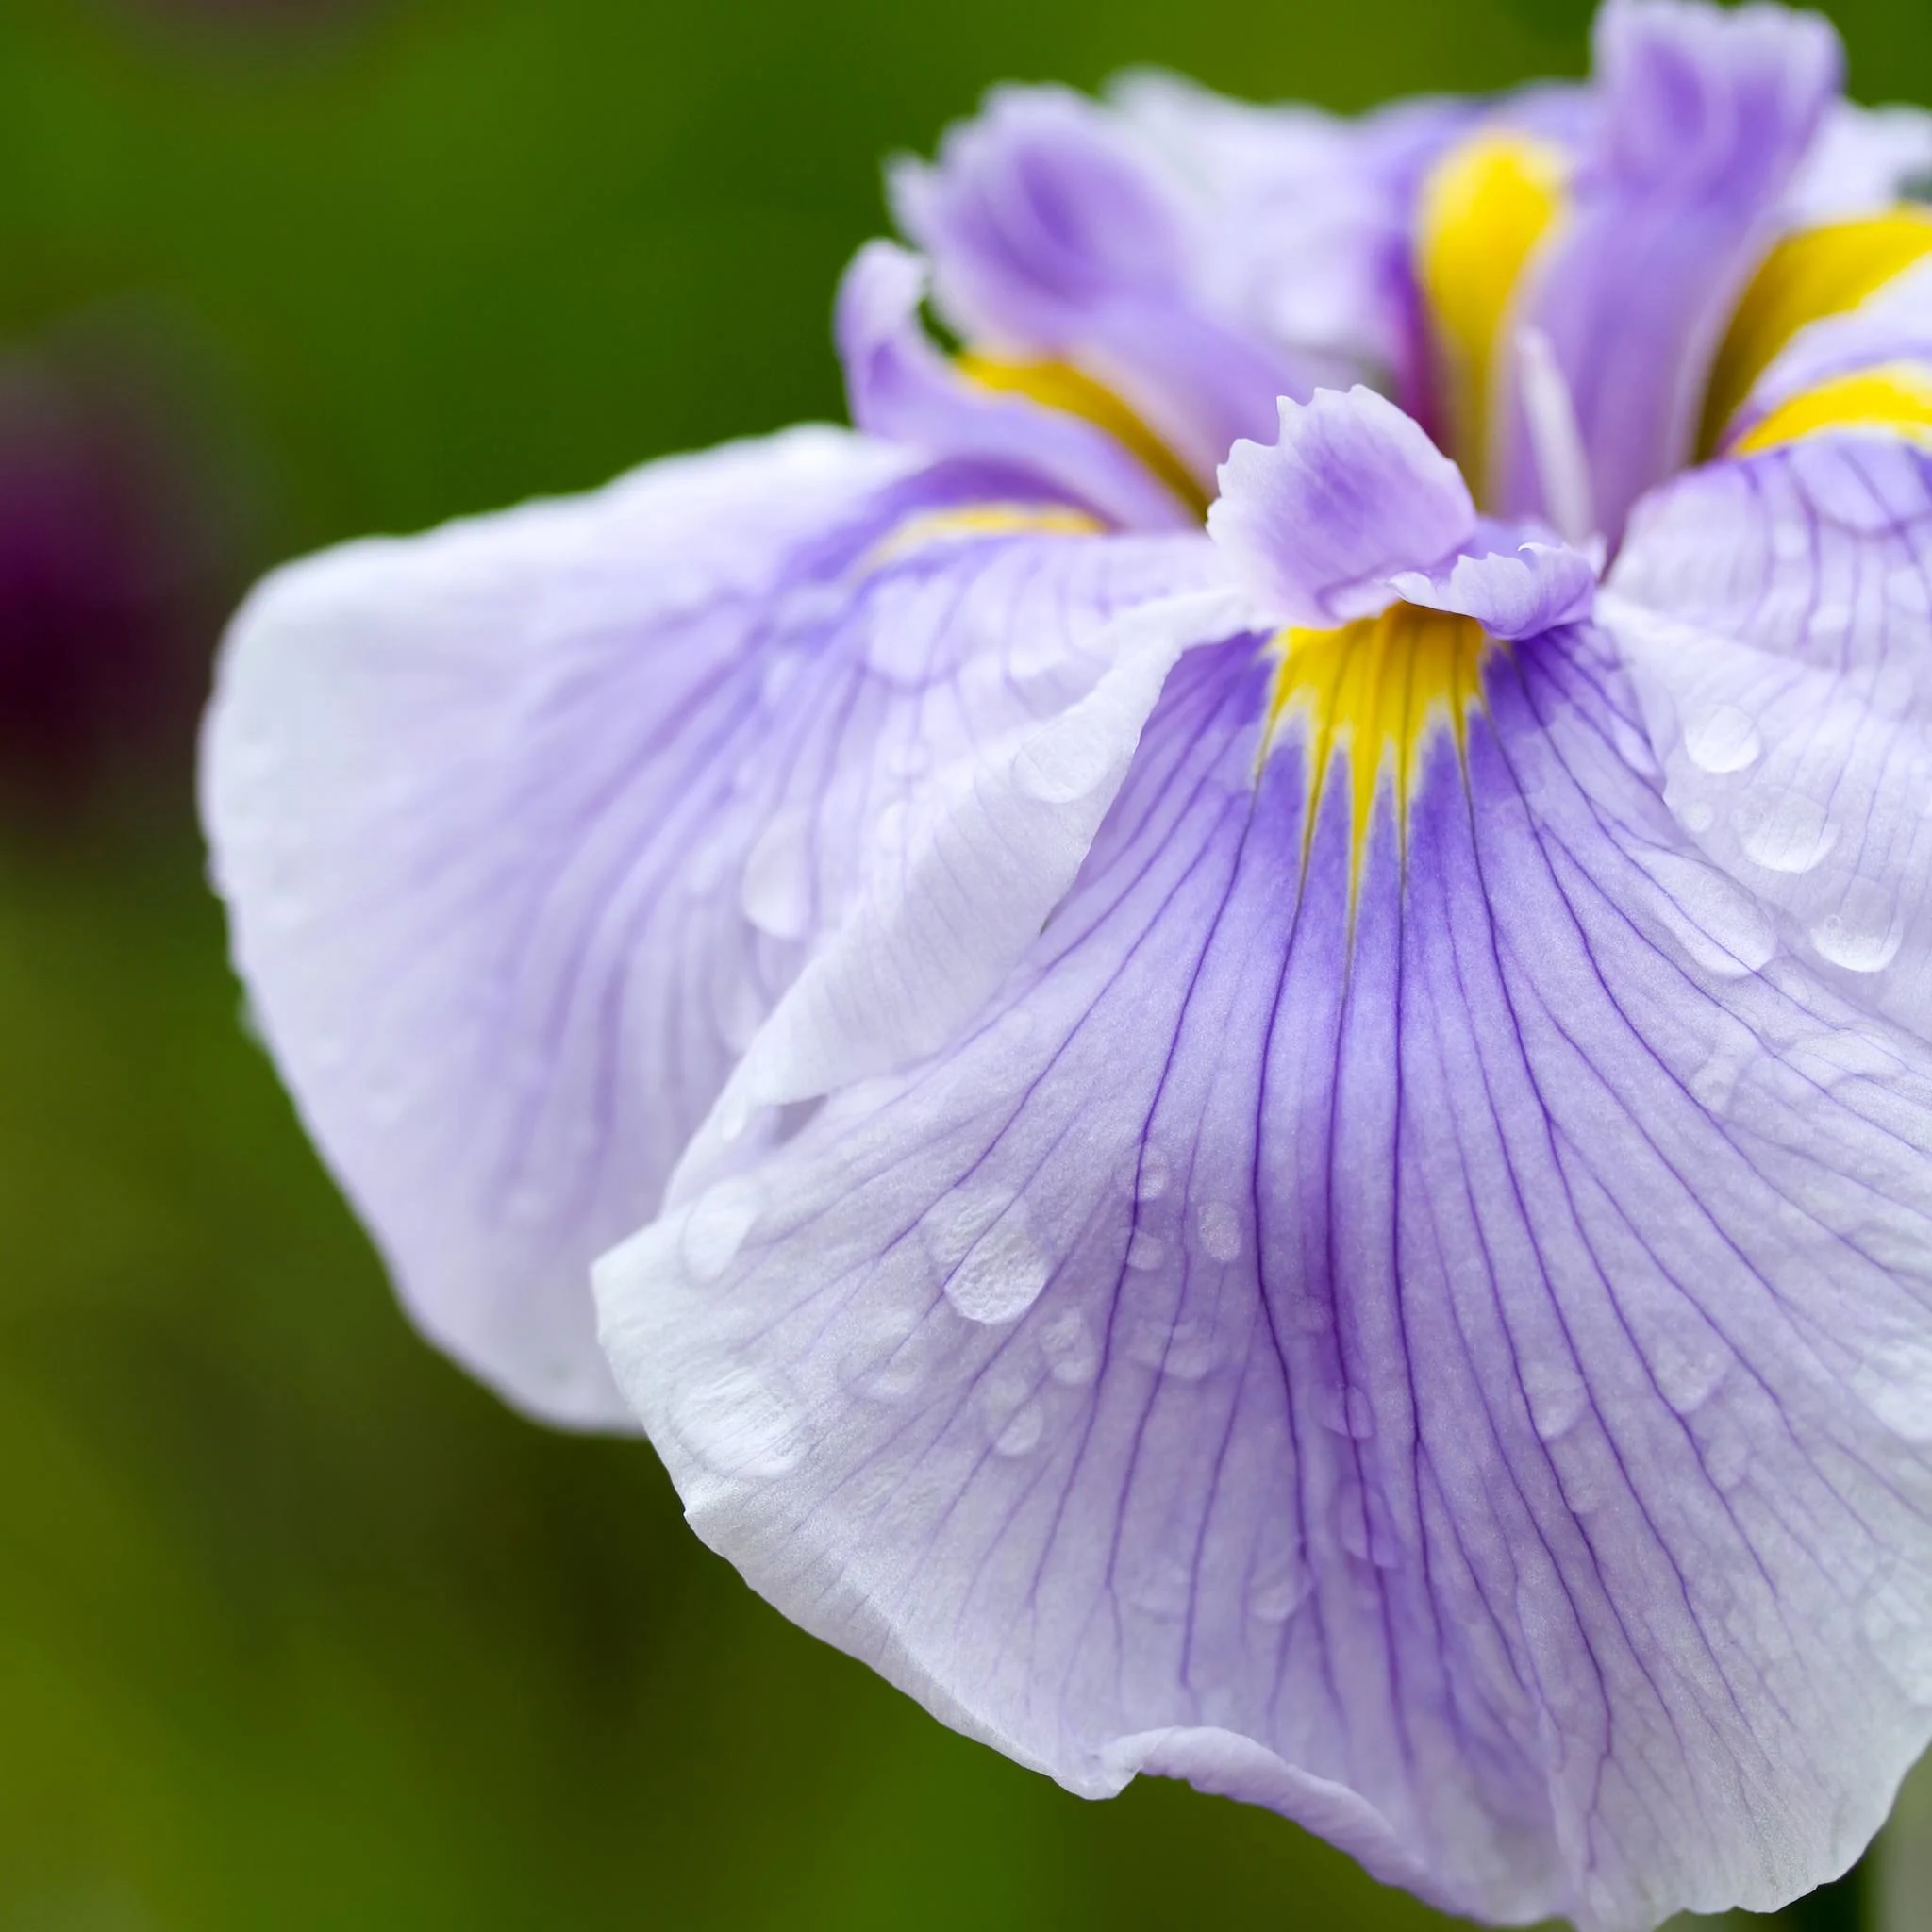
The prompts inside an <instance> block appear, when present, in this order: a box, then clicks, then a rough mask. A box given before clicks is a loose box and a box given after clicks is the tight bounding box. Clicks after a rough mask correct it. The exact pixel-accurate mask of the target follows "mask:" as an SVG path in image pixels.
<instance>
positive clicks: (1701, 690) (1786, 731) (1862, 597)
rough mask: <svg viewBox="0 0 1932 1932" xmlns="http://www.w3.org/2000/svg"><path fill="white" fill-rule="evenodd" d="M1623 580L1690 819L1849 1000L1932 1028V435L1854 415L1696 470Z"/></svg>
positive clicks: (1643, 520) (1643, 515) (1646, 512)
mask: <svg viewBox="0 0 1932 1932" xmlns="http://www.w3.org/2000/svg"><path fill="white" fill-rule="evenodd" d="M1610 584H1611V590H1612V591H1613V592H1614V595H1612V596H1610V597H1608V598H1607V600H1606V603H1605V606H1604V611H1605V617H1606V621H1607V623H1608V624H1610V625H1611V627H1612V628H1613V629H1614V631H1615V633H1616V635H1617V638H1618V640H1619V641H1620V643H1621V644H1622V645H1623V647H1624V651H1625V653H1626V654H1627V656H1628V658H1629V660H1630V663H1631V666H1632V670H1633V674H1634V675H1635V677H1636V680H1637V684H1638V688H1639V690H1640V691H1641V693H1642V697H1643V702H1644V708H1645V713H1646V716H1647V718H1648V720H1649V723H1650V726H1651V730H1652V733H1653V736H1654V738H1655V740H1656V742H1657V746H1658V749H1659V752H1660V755H1661V757H1662V759H1663V765H1664V771H1665V774H1666V776H1667V780H1668V793H1667V795H1668V797H1669V799H1670V801H1671V803H1672V805H1673V806H1674V808H1675V810H1676V812H1677V814H1678V816H1679V818H1680V819H1681V820H1682V822H1683V824H1685V826H1686V827H1687V828H1688V829H1689V830H1690V832H1691V834H1692V836H1693V837H1694V838H1695V839H1696V841H1698V843H1699V845H1700V846H1701V847H1702V848H1703V849H1704V850H1705V851H1706V852H1707V853H1708V854H1709V855H1710V857H1711V858H1714V859H1715V860H1716V861H1717V862H1718V863H1719V864H1720V865H1722V866H1723V867H1724V869H1725V870H1726V871H1727V872H1728V873H1730V874H1732V875H1733V876H1734V877H1736V878H1738V879H1740V881H1742V882H1743V883H1744V884H1745V885H1746V886H1748V887H1749V889H1750V890H1751V891H1752V892H1753V893H1754V894H1755V895H1757V897H1758V898H1759V899H1761V900H1762V901H1764V902H1765V903H1766V904H1767V905H1769V906H1771V907H1773V908H1775V909H1776V911H1777V912H1778V914H1779V916H1780V918H1781V920H1782V923H1783V929H1784V933H1785V937H1786V940H1787V941H1788V943H1789V944H1790V946H1791V947H1792V949H1793V950H1794V951H1795V952H1796V953H1797V954H1798V955H1799V956H1800V957H1802V958H1806V959H1807V960H1808V961H1809V962H1810V963H1811V965H1812V967H1813V970H1815V971H1816V972H1818V973H1819V974H1821V975H1823V976H1824V977H1825V978H1827V979H1829V980H1830V981H1832V982H1833V983H1834V984H1835V986H1836V988H1837V990H1838V991H1839V992H1840V994H1841V995H1842V996H1843V997H1845V998H1846V999H1848V1000H1852V1001H1856V1002H1858V1003H1860V1004H1863V1005H1865V1006H1868V1007H1870V1008H1873V1009H1874V1010H1875V1011H1877V1012H1880V1013H1884V1014H1886V1015H1888V1016H1889V1017H1890V1018H1892V1019H1894V1020H1897V1021H1899V1022H1901V1023H1903V1024H1906V1025H1908V1026H1910V1027H1912V1028H1913V1029H1914V1030H1916V1031H1917V1032H1919V1033H1921V1034H1924V1035H1925V1036H1926V1037H1928V1038H1932V450H1928V449H1927V448H1925V447H1922V446H1920V445H1919V444H1916V443H1914V442H1912V441H1907V440H1904V439H1902V438H1900V437H1898V436H1896V435H1888V434H1885V433H1882V432H1881V433H1877V434H1843V433H1839V434H1830V435H1822V436H1817V437H1810V438H1805V439H1803V440H1800V441H1794V442H1790V443H1786V444H1783V445H1782V446H1779V447H1776V448H1772V449H1767V450H1765V451H1763V452H1761V453H1760V454H1757V455H1754V456H1751V457H1749V458H1746V459H1744V460H1741V461H1735V462H1724V463H1714V464H1711V465H1710V466H1708V467H1707V468H1705V469H1701V470H1696V471H1693V472H1691V474H1690V475H1687V476H1684V477H1681V478H1679V479H1678V480H1677V481H1676V482H1675V483H1673V484H1671V485H1670V486H1669V487H1668V488H1666V489H1664V490H1662V491H1658V492H1657V494H1656V495H1655V496H1653V497H1652V498H1651V499H1650V500H1649V501H1648V502H1646V503H1645V504H1644V505H1643V506H1642V508H1641V510H1640V512H1639V514H1638V516H1637V518H1636V519H1635V520H1634V522H1633V524H1632V526H1631V531H1630V537H1629V541H1628V542H1627V543H1626V545H1625V546H1624V553H1623V555H1622V556H1621V557H1620V558H1619V559H1618V562H1617V567H1616V569H1615V571H1614V572H1613V574H1612V576H1611V580H1610Z"/></svg>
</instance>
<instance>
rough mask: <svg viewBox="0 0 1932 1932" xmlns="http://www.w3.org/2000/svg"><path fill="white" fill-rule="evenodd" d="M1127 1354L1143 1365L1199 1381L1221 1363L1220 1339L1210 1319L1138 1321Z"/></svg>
mask: <svg viewBox="0 0 1932 1932" xmlns="http://www.w3.org/2000/svg"><path fill="white" fill-rule="evenodd" d="M1127 1354H1128V1355H1129V1356H1130V1357H1133V1359H1134V1360H1135V1361H1137V1362H1139V1363H1140V1364H1141V1367H1142V1368H1147V1369H1153V1370H1155V1371H1156V1372H1157V1373H1158V1374H1163V1375H1172V1376H1173V1377H1174V1380H1175V1381H1176V1382H1198V1381H1200V1380H1201V1379H1202V1377H1203V1376H1206V1375H1209V1374H1213V1372H1214V1371H1215V1370H1216V1369H1217V1368H1219V1367H1220V1366H1221V1359H1222V1351H1221V1341H1220V1338H1219V1337H1218V1336H1217V1335H1216V1334H1215V1332H1214V1329H1213V1327H1212V1326H1211V1325H1210V1324H1208V1323H1206V1322H1194V1321H1183V1322H1158V1321H1155V1320H1153V1319H1151V1318H1150V1319H1147V1320H1143V1321H1139V1322H1136V1323H1135V1324H1133V1325H1132V1326H1131V1327H1130V1328H1129V1329H1128V1331H1127Z"/></svg>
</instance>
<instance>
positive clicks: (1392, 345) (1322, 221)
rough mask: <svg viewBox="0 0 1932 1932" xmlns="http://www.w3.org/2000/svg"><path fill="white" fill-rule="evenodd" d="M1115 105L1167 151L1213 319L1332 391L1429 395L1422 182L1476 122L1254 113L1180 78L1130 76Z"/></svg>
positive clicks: (1403, 108) (1400, 104)
mask: <svg viewBox="0 0 1932 1932" xmlns="http://www.w3.org/2000/svg"><path fill="white" fill-rule="evenodd" d="M1110 97H1111V99H1112V101H1113V103H1114V105H1115V106H1116V107H1117V108H1118V109H1119V110H1120V112H1121V113H1122V115H1123V117H1124V120H1125V121H1126V122H1127V123H1128V124H1129V125H1130V126H1131V127H1132V129H1133V131H1134V132H1135V134H1136V135H1138V136H1139V137H1140V138H1141V139H1142V140H1144V141H1146V142H1149V143H1150V144H1151V145H1152V146H1153V147H1154V148H1155V149H1156V150H1157V151H1158V154H1159V155H1160V157H1161V158H1162V160H1163V161H1164V162H1165V163H1166V166H1167V168H1168V170H1169V171H1170V173H1171V175H1172V177H1173V181H1174V192H1176V193H1177V194H1178V195H1179V196H1181V197H1182V198H1183V199H1184V201H1185V203H1186V206H1187V208H1188V217H1189V222H1190V225H1191V230H1192V232H1193V234H1194V236H1195V260H1196V272H1197V274H1198V275H1199V276H1200V279H1201V283H1202V287H1203V289H1204V291H1205V292H1206V295H1207V299H1208V302H1209V304H1210V306H1211V308H1213V310H1214V312H1215V313H1216V314H1223V315H1226V316H1229V317H1233V318H1239V319H1241V321H1243V322H1244V323H1245V324H1246V325H1248V326H1249V327H1251V328H1253V329H1254V330H1255V331H1256V332H1257V334H1258V335H1259V336H1260V337H1261V339H1262V340H1264V341H1271V342H1274V343H1276V344H1278V345H1279V346H1280V347H1281V348H1282V349H1283V350H1285V351H1286V352H1288V353H1289V354H1290V355H1291V356H1292V357H1294V358H1295V360H1296V363H1297V364H1298V365H1299V366H1303V367H1305V368H1306V369H1307V373H1308V375H1309V376H1310V378H1311V379H1312V380H1314V381H1315V382H1316V383H1318V384H1319V385H1320V386H1322V387H1324V388H1330V389H1345V388H1347V387H1348V386H1349V385H1350V384H1351V383H1353V382H1358V381H1367V382H1370V383H1372V384H1373V385H1374V387H1375V388H1377V389H1380V390H1383V391H1386V392H1388V393H1391V394H1393V395H1395V396H1398V397H1400V398H1402V399H1403V400H1404V401H1405V402H1408V401H1410V400H1411V399H1413V398H1415V397H1417V396H1419V395H1420V394H1421V393H1422V392H1423V391H1424V383H1423V381H1422V379H1421V377H1422V360H1423V358H1422V343H1421V341H1420V336H1419V324H1420V317H1419V316H1418V314H1417V310H1416V301H1415V288H1414V283H1413V278H1412V276H1411V275H1410V270H1409V251H1410V235H1411V232H1412V228H1413V224H1414V219H1415V203H1416V196H1417V192H1418V187H1419V184H1420V182H1421V180H1422V178H1423V176H1424V174H1425V173H1426V171H1427V170H1428V168H1429V166H1430V164H1431V163H1432V162H1433V161H1434V159H1435V158H1436V157H1437V156H1438V155H1439V154H1440V153H1441V150H1442V149H1443V148H1444V147H1445V146H1446V145H1447V144H1448V143H1449V142H1452V141H1453V140H1454V139H1455V138H1456V136H1457V134H1459V133H1460V132H1461V131H1462V130H1463V129H1464V128H1466V127H1467V126H1468V125H1470V123H1471V122H1472V121H1473V120H1474V117H1475V115H1476V114H1477V113H1478V112H1479V111H1480V108H1479V104H1477V103H1475V102H1473V101H1465V100H1456V99H1450V98H1441V99H1421V100H1408V101H1397V102H1393V103H1391V105H1390V106H1388V107H1385V108H1378V109H1376V110H1375V111H1374V112H1372V113H1369V114H1365V115H1361V116H1359V117H1345V116H1342V115H1338V114H1328V113H1324V112H1323V111H1322V110H1321V109H1319V108H1306V107H1283V106H1269V107H1256V106H1253V105H1251V104H1249V103H1248V102H1245V101H1233V100H1228V99H1226V98H1224V96H1222V95H1220V94H1216V93H1211V92H1208V89H1206V88H1203V87H1198V86H1196V85H1194V84H1193V83H1192V82H1191V81H1188V80H1185V79H1183V78H1181V77H1180V76H1179V75H1171V74H1161V73H1148V72H1142V73H1138V74H1131V75H1126V76H1125V77H1124V78H1123V79H1122V80H1121V81H1119V82H1117V83H1116V84H1115V85H1114V87H1113V88H1112V89H1111V90H1110Z"/></svg>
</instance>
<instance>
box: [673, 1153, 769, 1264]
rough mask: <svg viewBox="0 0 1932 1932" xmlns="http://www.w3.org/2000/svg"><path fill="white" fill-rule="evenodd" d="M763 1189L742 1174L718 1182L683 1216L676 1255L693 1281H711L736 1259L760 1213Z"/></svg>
mask: <svg viewBox="0 0 1932 1932" xmlns="http://www.w3.org/2000/svg"><path fill="white" fill-rule="evenodd" d="M764 1206H765V1198H764V1190H763V1189H762V1188H761V1187H760V1186H759V1185H758V1182H757V1181H755V1180H753V1179H751V1178H750V1177H749V1176H746V1175H735V1176H734V1177H733V1178H731V1179H730V1180H724V1181H720V1182H719V1183H718V1184H717V1186H716V1187H714V1188H712V1189H710V1190H709V1191H708V1192H707V1193H705V1194H703V1195H701V1196H700V1197H699V1199H698V1200H697V1201H696V1202H695V1203H694V1204H693V1206H692V1207H691V1211H690V1212H689V1213H688V1214H687V1215H686V1216H685V1220H684V1226H683V1227H682V1228H681V1229H680V1230H679V1232H678V1237H677V1252H678V1255H679V1257H681V1258H682V1260H683V1262H684V1266H685V1269H686V1272H687V1273H688V1274H690V1275H691V1278H692V1279H693V1280H696V1281H715V1280H716V1279H717V1278H718V1277H719V1275H721V1274H724V1271H725V1269H727V1268H728V1267H730V1265H731V1264H732V1262H733V1261H734V1260H736V1259H737V1257H738V1251H739V1249H740V1248H741V1247H742V1246H743V1245H744V1241H745V1237H746V1236H747V1235H748V1234H750V1233H751V1231H752V1228H753V1227H754V1226H755V1225H756V1224H757V1223H758V1216H759V1215H760V1214H761V1213H762V1212H763V1211H764Z"/></svg>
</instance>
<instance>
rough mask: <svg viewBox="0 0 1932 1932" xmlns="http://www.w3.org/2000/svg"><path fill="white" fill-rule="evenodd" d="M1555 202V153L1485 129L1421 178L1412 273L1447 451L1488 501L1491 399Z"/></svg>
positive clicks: (1558, 176)
mask: <svg viewBox="0 0 1932 1932" xmlns="http://www.w3.org/2000/svg"><path fill="white" fill-rule="evenodd" d="M1562 209H1563V161H1562V157H1561V155H1560V154H1558V152H1557V149H1555V148H1554V147H1552V146H1551V145H1550V144H1549V143H1548V142H1541V141H1537V140H1534V139H1532V138H1531V137H1530V136H1528V135H1524V134H1511V133H1507V132H1504V131H1501V130H1490V131H1487V132H1484V133H1480V134H1475V135H1473V136H1471V137H1470V138H1469V139H1468V140H1467V141H1465V142H1461V143H1460V144H1459V145H1457V146H1456V147H1454V148H1451V149H1450V151H1449V152H1448V153H1447V154H1446V155H1444V156H1443V158H1441V160H1440V161H1439V162H1437V164H1436V166H1435V168H1434V170H1433V171H1432V172H1431V174H1430V175H1429V177H1428V179H1427V180H1426V181H1425V182H1424V185H1423V192H1422V203H1421V208H1420V211H1419V217H1418V223H1417V229H1416V242H1415V265H1416V278H1417V280H1418V282H1419V283H1420V285H1421V288H1422V292H1423V297H1424V302H1425V303H1426V305H1427V308H1428V315H1429V322H1430V325H1431V335H1432V339H1433V343H1434V349H1435V361H1436V379H1437V385H1438V391H1439V393H1440V395H1441V400H1442V407H1443V409H1444V411H1445V413H1446V417H1447V422H1446V425H1445V427H1446V430H1447V435H1448V444H1449V451H1450V454H1451V455H1452V456H1454V457H1455V458H1456V459H1457V462H1459V463H1460V464H1461V466H1462V474H1463V475H1465V476H1466V477H1467V478H1468V479H1469V487H1470V491H1471V492H1472V493H1473V494H1474V497H1475V499H1476V501H1477V502H1478V503H1480V502H1483V501H1485V500H1486V493H1487V488H1488V485H1489V482H1490V480H1491V475H1490V473H1491V466H1492V461H1493V458H1494V455H1495V444H1496V440H1497V438H1498V436H1499V434H1500V424H1499V422H1498V420H1497V417H1498V411H1497V410H1496V408H1495V405H1496V402H1497V399H1498V395H1499V391H1500V385H1501V374H1502V370H1503V367H1504V358H1505V357H1506V355H1507V349H1508V340H1509V323H1510V318H1511V315H1512V312H1513V310H1514V308H1515V304H1516V297H1517V292H1518V290H1519V288H1520V286H1521V284H1522V282H1523V277H1524V270H1525V269H1526V268H1527V267H1528V265H1529V260H1530V258H1531V256H1532V255H1533V254H1534V253H1535V251H1536V249H1537V247H1538V245H1539V244H1540V243H1541V242H1542V240H1543V238H1544V237H1545V236H1546V235H1547V234H1548V233H1549V232H1550V230H1551V228H1552V227H1553V226H1554V225H1556V222H1557V217H1558V216H1559V215H1560V214H1561V212H1562Z"/></svg>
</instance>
